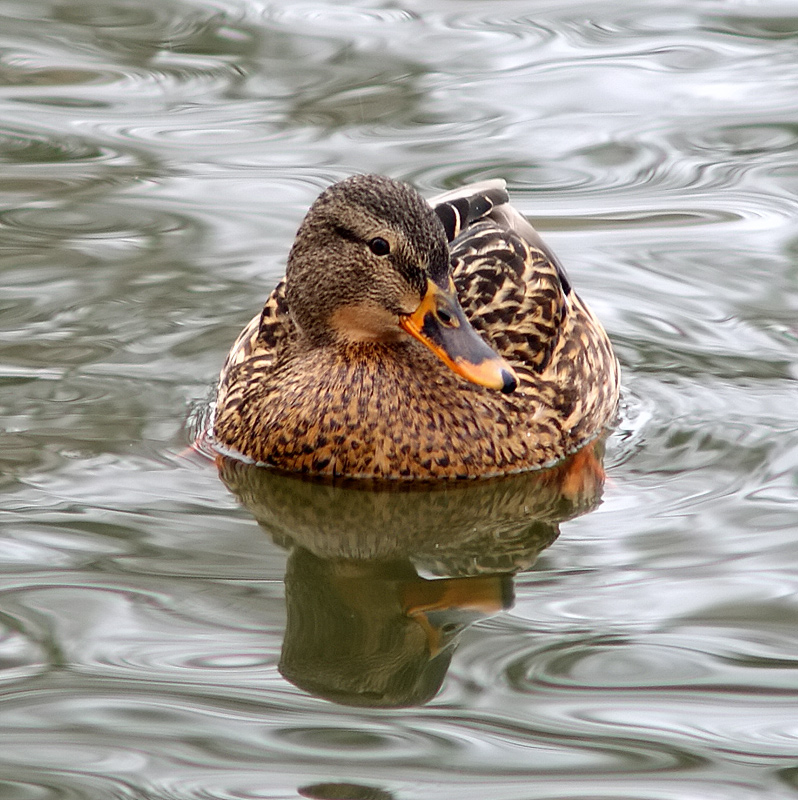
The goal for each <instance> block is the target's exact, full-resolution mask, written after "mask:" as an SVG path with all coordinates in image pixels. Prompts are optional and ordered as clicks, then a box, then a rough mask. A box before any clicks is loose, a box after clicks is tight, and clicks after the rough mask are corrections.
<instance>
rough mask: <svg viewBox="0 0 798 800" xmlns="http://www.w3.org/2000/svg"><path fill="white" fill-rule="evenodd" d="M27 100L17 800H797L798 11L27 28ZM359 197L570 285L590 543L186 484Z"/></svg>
mask: <svg viewBox="0 0 798 800" xmlns="http://www.w3.org/2000/svg"><path fill="white" fill-rule="evenodd" d="M0 104H1V107H2V113H1V114H0V329H2V334H0V385H2V392H1V393H0V408H1V412H0V413H1V414H2V423H1V424H2V433H0V462H1V463H2V490H3V494H2V501H1V502H2V520H3V527H2V533H1V534H0V537H1V538H0V569H2V576H3V577H2V581H1V582H0V586H2V597H1V599H0V631H1V633H0V684H1V686H0V692H2V694H1V695H0V797H2V798H4V800H42V799H46V800H55V798H59V799H60V798H64V800H71V799H72V798H75V799H76V800H83V799H84V798H87V799H89V800H92V799H94V798H97V800H100V799H102V800H107V798H148V799H149V800H187V799H189V798H190V799H192V800H194V799H197V800H199V799H200V798H202V799H203V800H204V799H207V798H238V799H239V800H240V799H241V798H276V799H282V798H295V797H313V798H355V799H358V798H360V799H367V798H372V799H373V800H385V799H386V798H395V800H422V798H424V799H425V798H442V799H444V798H446V799H448V798H467V799H468V798H473V799H474V800H482V798H491V800H532V799H533V798H534V799H535V800H538V799H541V800H542V799H543V798H547V799H552V800H553V799H554V798H557V799H558V800H563V799H567V800H577V798H578V799H579V800H587V799H588V798H590V799H591V800H593V799H595V798H607V799H608V800H609V799H610V798H612V799H615V798H629V800H649V799H650V800H672V799H675V798H684V800H695V799H696V798H701V799H703V798H707V800H710V799H712V800H714V799H715V798H724V799H726V798H751V797H757V798H760V797H761V798H788V797H795V796H796V795H798V635H797V634H796V631H798V596H797V595H796V591H797V590H798V542H797V540H798V392H797V391H796V386H797V384H796V380H798V221H796V220H798V204H797V203H796V191H797V190H798V8H796V7H795V5H794V4H793V3H790V2H784V3H779V2H775V0H774V1H773V2H769V0H762V1H761V2H745V1H744V0H727V1H725V2H724V1H723V0H697V2H688V1H687V0H681V2H675V1H674V2H669V1H668V0H653V2H646V3H630V4H624V3H618V2H609V0H596V1H595V2H588V1H584V2H576V0H574V2H569V1H568V0H549V1H548V2H547V1H546V0H541V1H540V2H537V1H533V0H523V1H522V0H486V1H485V2H476V1H472V2H455V0H429V1H428V2H427V1H425V2H421V1H420V0H400V2H398V3H384V4H380V3H378V2H374V1H372V0H364V2H361V3H359V4H355V5H349V4H339V3H332V2H330V3H328V4H324V3H321V2H317V3H311V2H296V3H294V2H288V0H285V2H275V3H265V2H263V3H259V2H254V1H253V2H237V1H236V0H216V1H214V0H208V2H203V1H202V0H196V1H192V0H182V1H181V0H158V1H157V2H156V0H130V1H129V2H125V1H124V0H120V2H116V1H115V0H92V2H86V0H63V1H61V2H59V1H58V0H52V2H46V1H45V0H24V2H23V0H0ZM356 171H375V172H383V173H387V174H390V175H392V176H394V177H398V178H401V179H404V180H408V181H410V182H412V183H414V184H415V185H417V186H418V187H419V188H420V189H421V190H422V191H423V192H426V193H428V194H433V193H435V192H438V191H441V190H443V189H447V188H453V187H456V186H458V185H460V184H462V183H463V182H465V181H468V180H475V179H482V178H487V177H504V178H506V179H507V180H508V183H509V187H510V190H511V193H512V196H513V197H514V199H515V201H516V203H517V205H518V207H519V208H520V209H521V210H522V211H523V212H524V213H526V214H527V215H529V217H530V218H531V219H532V221H533V222H534V223H535V224H536V226H537V227H538V228H539V229H540V230H541V231H542V233H543V234H544V236H545V238H546V240H547V241H548V242H549V243H550V244H551V245H552V246H553V248H554V249H555V250H556V251H557V253H558V254H559V256H560V258H561V260H562V261H563V262H564V263H565V264H566V265H567V266H568V269H569V271H570V275H571V277H572V279H573V281H574V283H575V284H576V286H577V288H578V289H579V291H580V293H581V294H582V296H583V297H585V298H586V299H587V300H588V301H589V302H590V303H591V305H592V306H593V308H594V309H595V310H596V312H597V313H598V314H599V316H600V317H601V318H602V320H603V321H604V322H605V325H606V327H607V329H608V331H609V333H610V335H611V338H612V339H613V342H614V344H615V346H616V349H617V352H618V354H619V357H620V359H621V362H622V366H623V370H624V385H625V393H624V398H625V399H624V408H623V416H622V420H621V424H620V427H619V429H618V430H617V431H616V432H615V433H614V434H613V435H612V437H611V438H610V439H609V440H608V442H607V454H606V462H605V464H606V467H607V473H608V478H607V482H606V485H605V487H604V491H603V500H602V502H601V504H600V505H599V506H598V507H597V508H595V509H594V510H593V511H592V512H591V513H583V512H585V511H587V510H589V509H590V508H591V507H592V506H595V505H596V504H597V503H598V499H599V495H600V481H599V479H598V478H597V474H596V473H590V471H589V470H588V472H587V477H584V476H583V481H582V483H581V484H580V486H581V493H580V494H579V496H578V498H576V499H575V498H574V496H573V495H570V496H569V498H570V499H568V502H567V503H566V502H565V501H564V500H563V496H562V487H563V486H564V485H565V483H564V481H565V478H563V477H562V475H560V476H559V477H556V479H555V478H553V479H551V480H550V481H549V482H548V483H543V484H541V486H537V487H536V488H534V496H532V494H530V492H532V489H530V486H529V484H528V483H523V482H522V483H521V484H517V483H513V482H510V484H507V485H500V486H499V488H497V487H496V486H494V487H482V488H474V487H471V488H468V489H466V490H461V492H460V493H459V494H456V495H452V494H451V493H450V492H449V493H447V492H439V493H422V494H419V495H415V494H411V495H410V496H408V495H404V494H401V493H399V494H395V493H394V494H389V495H368V494H364V493H359V492H357V491H356V490H333V489H332V488H331V487H314V486H308V485H305V484H297V483H296V482H295V481H289V482H288V484H286V483H285V479H283V481H270V480H268V479H264V478H263V477H262V476H260V475H257V474H256V475H253V474H251V470H250V471H247V470H246V469H243V468H241V467H240V465H239V466H236V465H228V466H227V468H223V469H222V472H221V479H220V475H219V474H217V470H216V469H215V468H214V466H213V464H212V463H210V462H207V461H205V460H203V459H201V458H196V457H195V458H186V457H184V456H183V455H181V452H182V450H183V448H184V447H185V445H186V444H187V442H188V440H189V437H188V434H187V432H186V417H187V415H188V414H189V412H190V410H191V409H192V408H197V407H200V408H201V407H202V406H203V404H205V403H207V399H208V397H209V392H210V390H211V387H212V385H213V382H214V379H215V376H216V374H217V373H218V369H219V367H220V364H221V362H222V360H223V358H224V355H225V353H226V351H227V349H228V347H229V345H230V343H231V342H232V340H233V338H234V337H235V335H236V334H237V332H238V330H239V329H240V328H241V326H242V325H243V324H244V323H245V322H246V321H247V320H248V319H249V318H250V317H251V316H252V314H253V313H254V312H255V311H256V310H257V309H258V307H259V304H260V303H261V302H262V300H263V299H264V298H265V296H266V294H267V293H268V291H269V290H270V289H271V287H272V286H273V285H274V283H275V281H276V280H277V278H278V277H279V276H280V275H281V273H282V270H283V268H284V259H285V255H286V253H287V250H288V248H289V246H290V243H291V240H292V237H293V233H294V231H295V229H296V226H297V224H298V222H299V220H300V218H301V216H302V214H303V211H304V210H305V209H306V208H307V206H308V205H309V203H310V202H311V201H312V199H313V198H314V197H315V196H316V194H317V193H318V192H319V191H320V189H321V188H322V187H324V186H326V185H327V184H328V183H330V182H331V181H333V180H336V179H338V178H341V177H343V176H346V175H348V174H351V173H352V172H356ZM568 474H571V473H563V475H566V478H567V475H568ZM597 482H598V483H597ZM568 485H569V486H573V483H571V484H568ZM297 487H299V488H297ZM564 503H565V505H563V504H564ZM580 514H581V515H580Z"/></svg>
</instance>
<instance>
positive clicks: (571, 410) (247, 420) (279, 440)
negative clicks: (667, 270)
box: [213, 175, 620, 481]
mask: <svg viewBox="0 0 798 800" xmlns="http://www.w3.org/2000/svg"><path fill="white" fill-rule="evenodd" d="M619 379H620V370H619V366H618V362H617V359H616V357H615V354H614V353H613V350H612V346H611V344H610V341H609V339H608V337H607V334H606V332H605V331H604V328H603V327H602V326H601V323H600V322H599V321H598V320H597V319H596V317H595V316H594V315H593V313H592V312H591V311H590V309H589V308H588V307H587V305H586V304H585V303H584V302H583V301H582V300H581V299H580V298H579V297H578V295H577V294H576V292H575V291H574V290H573V287H572V286H571V282H570V280H569V278H568V276H567V274H566V272H565V270H564V269H563V267H562V265H561V264H560V262H559V261H558V259H557V258H556V257H555V256H554V254H553V253H552V252H551V250H549V248H548V247H547V246H546V245H545V244H544V243H543V241H542V240H541V238H540V236H539V235H538V233H537V232H536V231H535V230H534V228H533V227H532V226H531V225H530V224H529V222H527V220H526V219H525V218H524V217H523V216H522V215H521V214H520V213H519V212H518V211H516V210H515V209H514V208H513V207H512V206H511V205H510V202H509V196H508V193H507V191H506V188H505V184H504V181H501V180H489V181H483V182H480V183H475V184H470V185H467V186H464V187H461V188H459V189H456V190H454V191H451V192H446V193H444V194H442V195H439V196H437V197H435V198H432V199H431V200H430V201H426V200H425V199H424V198H423V197H422V196H421V195H420V194H419V193H418V192H417V191H416V190H415V189H413V188H412V187H410V186H408V185H407V184H404V183H401V182H399V181H395V180H392V179H390V178H387V177H384V176H380V175H355V176H352V177H350V178H347V179H345V180H343V181H340V182H339V183H335V184H333V185H332V186H330V187H329V188H327V189H326V190H325V191H324V192H322V194H321V195H320V196H319V198H318V199H317V200H316V201H315V202H314V203H313V204H312V206H311V207H310V210H309V211H308V213H307V216H306V217H305V219H304V220H303V222H302V224H301V225H300V227H299V230H298V232H297V235H296V239H295V241H294V244H293V246H292V248H291V251H290V253H289V256H288V262H287V269H286V275H285V278H284V279H283V280H281V281H280V282H279V283H278V284H277V286H276V287H275V289H274V290H273V291H272V293H271V295H270V296H269V297H268V299H267V300H266V303H265V305H264V307H263V309H262V311H261V312H260V313H258V314H257V316H255V317H254V319H252V321H251V322H250V323H249V324H248V325H247V326H246V327H245V328H244V330H243V331H242V332H241V334H240V335H239V337H238V339H237V340H236V342H235V343H234V345H233V347H232V349H231V350H230V353H229V354H228V356H227V360H226V361H225V363H224V366H223V367H222V371H221V375H220V379H219V385H218V390H217V400H216V407H215V414H214V421H213V438H214V440H215V442H216V444H217V446H219V447H220V448H221V449H223V450H224V451H225V452H227V453H232V454H234V455H238V456H241V457H244V458H245V459H248V460H251V461H253V462H255V463H258V464H263V465H268V466H272V467H274V468H277V469H280V470H284V471H287V472H294V473H299V474H304V475H313V476H324V477H328V478H330V477H332V478H336V477H346V478H358V479H360V478H362V479H386V480H404V481H412V480H415V481H439V480H451V479H473V478H489V477H497V476H501V475H507V474H512V473H518V472H523V471H526V470H534V469H540V468H544V467H548V466H552V465H554V464H555V463H557V462H558V461H560V460H561V459H563V458H565V457H566V456H568V455H569V454H571V453H573V452H576V451H577V450H579V449H580V448H582V447H583V446H585V445H586V444H587V443H589V442H591V441H593V440H594V439H596V438H597V437H599V436H600V435H601V434H602V433H603V432H604V431H605V430H607V428H608V427H609V426H610V425H611V424H612V422H613V421H614V418H615V415H616V413H617V406H618V398H619Z"/></svg>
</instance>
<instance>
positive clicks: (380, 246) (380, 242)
mask: <svg viewBox="0 0 798 800" xmlns="http://www.w3.org/2000/svg"><path fill="white" fill-rule="evenodd" d="M369 247H370V248H371V252H372V253H374V255H375V256H387V255H388V253H390V252H391V246H390V245H389V244H388V242H386V241H385V239H383V238H382V237H381V236H377V237H375V238H374V239H372V240H371V241H370V242H369Z"/></svg>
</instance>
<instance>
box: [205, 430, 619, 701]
mask: <svg viewBox="0 0 798 800" xmlns="http://www.w3.org/2000/svg"><path fill="white" fill-rule="evenodd" d="M602 454H603V446H602V443H601V442H595V443H593V444H592V445H590V446H588V447H587V448H585V449H583V450H581V451H580V452H579V453H577V454H575V455H573V456H571V457H570V458H568V459H567V460H566V461H564V462H562V463H561V464H559V465H558V466H557V467H555V468H552V469H550V470H546V471H542V472H536V473H529V474H525V475H519V476H514V477H510V478H502V479H497V480H494V481H482V482H479V483H475V484H471V483H469V484H451V485H440V484H436V485H429V486H425V487H419V486H417V485H415V484H413V485H401V484H399V485H397V484H390V485H387V486H386V485H383V486H381V487H379V490H375V489H374V485H373V484H371V485H369V487H368V488H366V487H364V486H363V485H362V484H357V483H335V484H332V483H326V484H320V483H318V482H315V481H314V482H311V481H305V480H302V479H298V478H297V477H296V476H286V475H283V474H280V473H277V472H274V471H272V470H269V469H264V468H261V467H255V466H251V465H248V464H244V463H241V462H240V461H235V460H233V459H228V458H224V457H218V458H217V466H218V468H219V474H220V476H221V478H222V480H223V481H224V483H225V484H226V485H227V486H228V488H229V489H230V490H231V491H232V492H233V493H234V494H235V495H236V496H237V497H238V499H239V500H240V501H241V502H242V504H243V505H244V506H246V508H248V509H249V511H250V512H251V513H252V514H253V515H254V516H255V518H256V519H257V521H258V522H259V523H260V525H261V526H262V527H263V528H264V529H265V530H266V531H267V532H268V533H269V534H270V535H271V536H272V537H273V538H274V540H275V541H276V542H277V543H278V544H279V545H281V546H283V547H285V548H287V549H288V550H290V556H289V559H288V566H287V570H286V575H285V585H286V605H287V614H288V616H287V626H286V631H285V639H284V641H283V649H282V654H281V658H280V664H279V669H280V672H281V673H282V674H283V675H284V676H285V677H286V678H287V679H288V680H289V681H291V682H292V683H294V684H295V685H296V686H298V687H300V688H301V689H304V690H305V691H308V692H310V693H312V694H314V695H317V696H319V697H323V698H326V699H328V700H332V701H335V702H338V703H342V704H347V705H360V706H372V707H400V706H409V705H419V704H423V703H425V702H427V701H428V700H430V699H432V698H433V697H434V696H435V694H436V693H437V692H438V690H439V688H440V686H441V684H442V682H443V679H444V676H445V674H446V670H447V669H448V667H449V662H450V660H451V658H452V654H453V652H454V648H455V644H456V641H457V638H458V635H459V634H460V633H461V632H462V631H463V629H464V628H466V627H467V626H468V625H470V624H471V623H473V622H475V621H476V620H478V619H483V618H485V617H487V616H490V615H492V614H496V613H498V612H499V611H501V610H503V609H506V608H509V607H510V606H511V605H512V601H513V586H512V575H513V574H515V573H516V572H519V571H523V570H525V569H528V568H530V567H531V566H532V565H533V564H534V563H535V560H536V558H537V556H538V554H539V553H540V552H541V550H543V549H545V548H546V547H548V546H549V545H550V544H551V543H552V542H553V541H554V540H555V539H556V538H557V536H558V534H559V528H558V524H559V523H560V522H562V521H563V520H566V519H570V518H572V517H575V516H577V515H579V514H583V513H585V512H587V511H589V510H590V509H592V508H594V507H595V506H596V505H597V504H598V502H599V500H600V497H601V490H602V487H603V482H604V471H603V468H602V465H601V460H602ZM419 572H424V573H427V574H429V575H431V576H433V577H430V578H426V577H422V575H420V574H419Z"/></svg>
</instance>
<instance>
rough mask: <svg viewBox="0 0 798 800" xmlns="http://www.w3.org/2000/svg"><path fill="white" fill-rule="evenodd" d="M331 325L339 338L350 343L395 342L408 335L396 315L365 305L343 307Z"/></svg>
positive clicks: (334, 316) (333, 318)
mask: <svg viewBox="0 0 798 800" xmlns="http://www.w3.org/2000/svg"><path fill="white" fill-rule="evenodd" d="M330 323H331V327H332V329H333V330H334V331H335V332H336V334H337V335H338V337H339V338H340V339H343V340H345V341H348V342H393V341H398V340H400V339H403V338H405V337H406V335H407V334H406V333H405V332H404V331H403V330H402V329H401V328H400V327H399V318H398V317H397V316H396V315H395V314H392V313H390V312H389V311H386V310H385V309H384V308H379V307H376V306H372V305H369V304H365V303H358V304H354V305H347V306H342V307H341V308H339V309H337V310H336V311H335V312H334V313H333V315H332V318H331V320H330Z"/></svg>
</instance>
